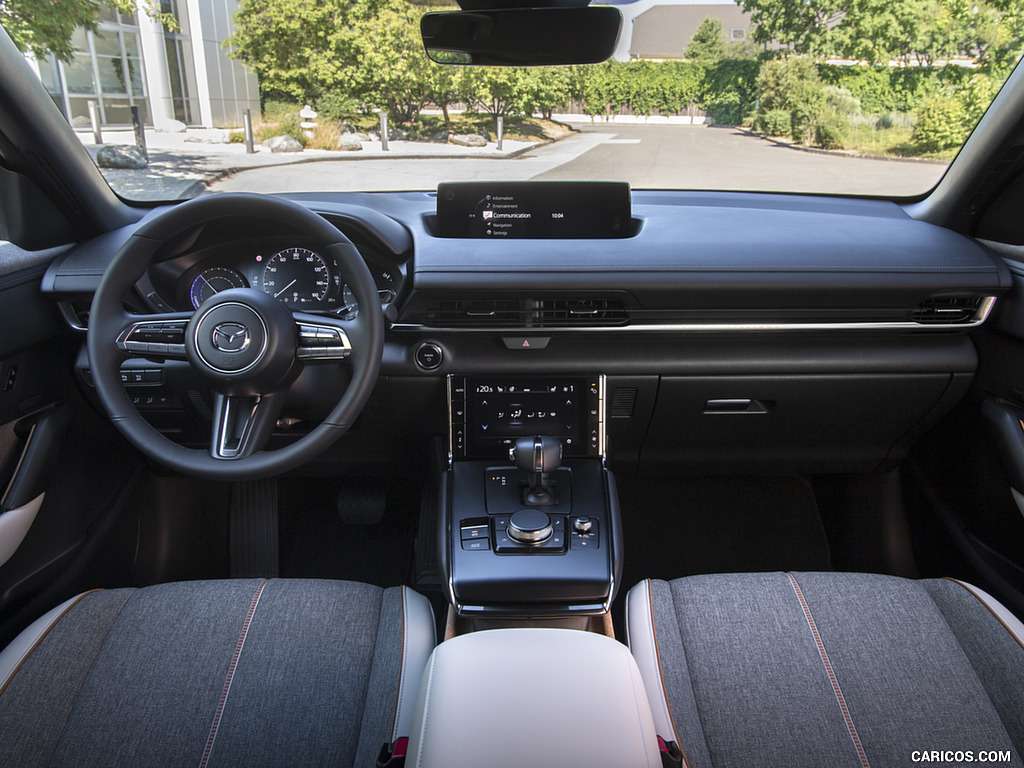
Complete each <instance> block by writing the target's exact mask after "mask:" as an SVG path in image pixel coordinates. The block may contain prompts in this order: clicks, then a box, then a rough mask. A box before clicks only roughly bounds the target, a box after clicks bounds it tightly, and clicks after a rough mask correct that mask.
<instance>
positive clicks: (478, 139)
mask: <svg viewBox="0 0 1024 768" xmlns="http://www.w3.org/2000/svg"><path fill="white" fill-rule="evenodd" d="M448 143H449V144H457V145H458V146H460V147H486V146H487V139H485V138H484V137H483V136H481V135H480V134H479V133H456V134H452V135H451V136H449V137H448Z"/></svg>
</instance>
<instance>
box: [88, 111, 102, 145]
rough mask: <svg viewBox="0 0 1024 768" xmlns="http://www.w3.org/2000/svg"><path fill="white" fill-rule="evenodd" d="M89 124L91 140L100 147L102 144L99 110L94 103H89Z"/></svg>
mask: <svg viewBox="0 0 1024 768" xmlns="http://www.w3.org/2000/svg"><path fill="white" fill-rule="evenodd" d="M89 122H90V123H92V140H93V141H94V142H95V143H96V144H97V145H100V144H102V143H103V132H102V131H101V130H100V108H99V105H97V104H96V102H95V101H90V102H89Z"/></svg>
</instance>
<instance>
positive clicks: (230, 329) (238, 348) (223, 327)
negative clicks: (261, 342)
mask: <svg viewBox="0 0 1024 768" xmlns="http://www.w3.org/2000/svg"><path fill="white" fill-rule="evenodd" d="M211 341H213V346H214V348H215V349H217V350H218V351H220V352H232V353H233V352H242V351H244V350H245V349H247V348H248V347H249V343H250V342H251V341H252V338H251V337H250V336H249V329H248V328H246V327H245V326H244V325H242V324H241V323H219V324H218V325H215V326H214V328H213V338H212V339H211Z"/></svg>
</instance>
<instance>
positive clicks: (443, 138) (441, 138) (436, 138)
mask: <svg viewBox="0 0 1024 768" xmlns="http://www.w3.org/2000/svg"><path fill="white" fill-rule="evenodd" d="M451 135H452V134H451V131H436V132H434V133H432V134H430V136H428V137H427V141H432V142H435V143H437V144H447V143H448V139H449V137H450V136H451Z"/></svg>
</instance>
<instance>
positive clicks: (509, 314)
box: [425, 298, 629, 328]
mask: <svg viewBox="0 0 1024 768" xmlns="http://www.w3.org/2000/svg"><path fill="white" fill-rule="evenodd" d="M425 320H426V324H427V325H430V326H434V327H442V328H443V327H462V328H566V327H587V328H592V327H601V326H611V325H625V324H626V323H627V322H628V321H629V315H628V314H627V313H626V310H625V308H624V307H623V305H622V302H621V301H619V300H617V299H585V298H571V299H443V300H438V301H432V302H431V303H430V305H429V307H428V309H427V312H426V317H425Z"/></svg>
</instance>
